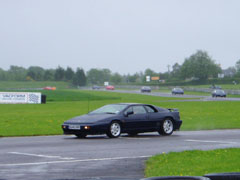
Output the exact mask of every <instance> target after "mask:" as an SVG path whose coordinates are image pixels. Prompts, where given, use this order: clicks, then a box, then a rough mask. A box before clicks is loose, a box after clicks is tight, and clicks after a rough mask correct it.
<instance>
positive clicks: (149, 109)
mask: <svg viewBox="0 0 240 180" xmlns="http://www.w3.org/2000/svg"><path fill="white" fill-rule="evenodd" d="M145 108H146V109H147V112H148V113H154V112H156V110H155V109H153V108H152V107H150V106H145Z"/></svg>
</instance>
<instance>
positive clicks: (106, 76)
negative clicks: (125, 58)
mask: <svg viewBox="0 0 240 180" xmlns="http://www.w3.org/2000/svg"><path fill="white" fill-rule="evenodd" d="M100 71H102V80H103V81H102V82H105V81H110V79H111V74H112V73H111V71H110V70H109V69H102V70H100Z"/></svg>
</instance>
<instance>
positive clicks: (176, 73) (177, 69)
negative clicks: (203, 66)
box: [171, 63, 181, 79]
mask: <svg viewBox="0 0 240 180" xmlns="http://www.w3.org/2000/svg"><path fill="white" fill-rule="evenodd" d="M180 75H181V65H179V64H178V63H175V64H174V65H173V66H172V72H171V76H172V77H173V78H178V79H179V78H180Z"/></svg>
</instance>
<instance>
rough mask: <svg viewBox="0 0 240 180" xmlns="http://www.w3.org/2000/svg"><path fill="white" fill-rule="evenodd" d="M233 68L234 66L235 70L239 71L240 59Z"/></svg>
mask: <svg viewBox="0 0 240 180" xmlns="http://www.w3.org/2000/svg"><path fill="white" fill-rule="evenodd" d="M235 68H236V70H237V72H238V71H240V59H239V60H238V61H237V62H236V64H235Z"/></svg>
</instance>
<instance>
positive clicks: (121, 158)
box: [0, 156, 151, 166]
mask: <svg viewBox="0 0 240 180" xmlns="http://www.w3.org/2000/svg"><path fill="white" fill-rule="evenodd" d="M148 157H151V156H135V157H113V158H99V159H79V160H69V161H49V162H36V163H16V164H0V166H28V165H43V164H57V163H75V162H91V161H112V160H123V159H138V158H148Z"/></svg>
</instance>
